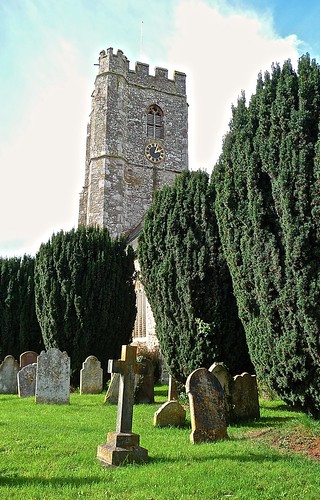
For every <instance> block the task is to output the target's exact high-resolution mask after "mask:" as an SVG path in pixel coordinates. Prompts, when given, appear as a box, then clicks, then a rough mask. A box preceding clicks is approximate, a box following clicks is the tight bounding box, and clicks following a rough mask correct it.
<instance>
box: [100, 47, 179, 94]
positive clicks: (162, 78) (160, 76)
mask: <svg viewBox="0 0 320 500" xmlns="http://www.w3.org/2000/svg"><path fill="white" fill-rule="evenodd" d="M129 65H130V61H129V60H128V58H127V57H126V56H125V55H124V53H123V52H122V50H118V51H117V52H116V53H114V52H113V48H112V47H110V48H109V49H107V51H105V50H102V51H101V52H100V54H99V74H98V77H99V76H102V75H104V74H106V73H114V74H117V75H119V76H123V78H125V79H126V81H127V82H128V83H129V84H132V85H141V86H143V87H149V88H152V89H155V90H161V91H162V92H168V93H173V94H182V95H185V94H186V75H185V73H182V72H180V71H174V73H173V79H169V78H168V70H167V69H165V68H159V67H156V68H155V74H154V75H151V74H150V73H149V64H145V63H142V62H136V63H135V69H134V70H131V69H130V68H129Z"/></svg>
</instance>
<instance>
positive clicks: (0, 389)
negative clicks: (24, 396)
mask: <svg viewBox="0 0 320 500" xmlns="http://www.w3.org/2000/svg"><path fill="white" fill-rule="evenodd" d="M18 371H19V363H18V361H16V360H15V359H14V357H13V356H11V354H9V355H8V356H6V357H5V358H4V360H3V362H2V363H1V364H0V394H17V391H18V384H17V373H18Z"/></svg>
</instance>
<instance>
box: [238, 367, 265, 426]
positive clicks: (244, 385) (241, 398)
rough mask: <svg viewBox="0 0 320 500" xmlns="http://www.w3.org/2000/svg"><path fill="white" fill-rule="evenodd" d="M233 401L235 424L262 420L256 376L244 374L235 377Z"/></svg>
mask: <svg viewBox="0 0 320 500" xmlns="http://www.w3.org/2000/svg"><path fill="white" fill-rule="evenodd" d="M231 400H232V406H233V420H234V421H235V422H236V421H238V420H252V419H256V418H260V408H259V397H258V386H257V378H256V376H255V375H249V373H247V372H244V373H242V374H241V375H236V376H235V377H233V385H232V392H231Z"/></svg>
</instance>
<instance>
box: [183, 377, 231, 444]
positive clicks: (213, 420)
mask: <svg viewBox="0 0 320 500" xmlns="http://www.w3.org/2000/svg"><path fill="white" fill-rule="evenodd" d="M186 392H187V394H188V397H189V403H190V416H191V427H192V432H191V435H190V441H191V442H192V443H193V444H194V443H199V442H203V441H217V440H218V439H225V438H227V437H228V435H227V424H226V418H225V413H224V401H223V389H222V387H221V384H220V382H219V380H218V379H217V378H216V377H215V376H214V375H212V374H211V373H210V372H209V371H208V370H206V369H205V368H198V369H197V370H194V371H193V372H192V373H191V374H190V375H189V377H188V378H187V382H186Z"/></svg>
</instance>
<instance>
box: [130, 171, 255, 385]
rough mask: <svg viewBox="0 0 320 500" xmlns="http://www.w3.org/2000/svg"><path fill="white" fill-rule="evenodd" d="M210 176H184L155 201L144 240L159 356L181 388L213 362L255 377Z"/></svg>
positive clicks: (144, 273) (141, 254)
mask: <svg viewBox="0 0 320 500" xmlns="http://www.w3.org/2000/svg"><path fill="white" fill-rule="evenodd" d="M214 203H215V192H214V188H213V186H212V185H210V184H209V178H208V175H207V174H206V173H205V172H183V173H182V174H181V175H180V176H179V177H178V178H177V179H176V181H175V183H174V184H173V185H172V186H166V187H164V188H163V189H162V190H160V191H158V192H157V193H156V195H155V198H154V201H153V203H152V206H151V207H150V209H149V210H148V212H147V214H146V217H145V221H144V227H143V231H142V233H141V235H140V237H139V244H138V259H139V263H140V266H141V278H142V282H143V284H144V287H145V291H146V294H147V297H148V299H149V302H150V305H151V309H152V311H153V314H154V317H155V322H156V331H157V335H158V339H159V344H160V349H161V352H162V353H163V355H164V358H165V360H166V362H167V365H168V367H169V370H170V372H171V373H172V375H174V376H175V377H176V378H177V379H178V380H179V381H180V382H184V381H185V379H186V377H187V376H188V375H189V374H190V373H191V371H193V370H194V369H196V368H199V367H206V368H209V366H210V365H211V364H212V363H213V362H214V361H221V362H224V363H225V364H226V366H227V367H228V368H229V370H230V371H231V373H233V374H236V373H241V372H242V371H245V370H246V371H252V365H251V361H250V358H249V355H248V348H247V345H246V340H245V335H244V330H243V327H242V325H241V322H240V320H239V318H238V313H237V305H236V301H235V298H234V295H233V290H232V283H231V278H230V274H229V271H228V268H227V265H226V261H225V259H224V257H223V253H222V249H221V243H220V238H219V234H218V229H217V224H216V219H215V214H214Z"/></svg>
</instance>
